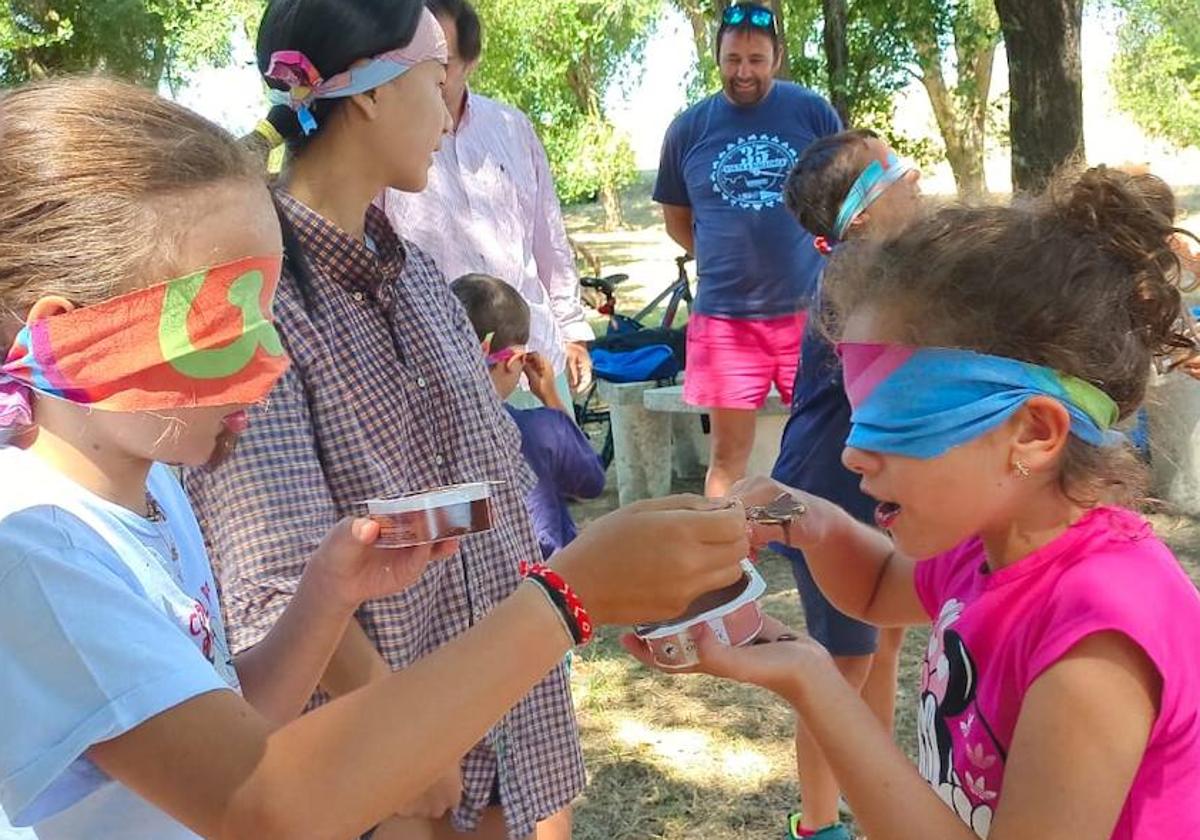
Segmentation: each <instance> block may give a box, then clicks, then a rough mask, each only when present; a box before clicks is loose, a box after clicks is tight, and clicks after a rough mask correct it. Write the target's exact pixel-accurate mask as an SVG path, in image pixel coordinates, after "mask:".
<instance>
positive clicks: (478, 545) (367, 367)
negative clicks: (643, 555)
mask: <svg viewBox="0 0 1200 840" xmlns="http://www.w3.org/2000/svg"><path fill="white" fill-rule="evenodd" d="M279 201H280V205H281V207H282V208H283V211H284V213H285V215H286V216H287V218H288V219H289V220H290V222H291V225H292V227H293V228H294V230H295V233H296V236H297V239H298V241H299V242H300V243H301V245H302V246H303V249H304V251H305V256H306V258H307V266H308V271H307V275H308V278H309V279H308V284H307V290H306V291H304V290H302V288H301V282H300V280H299V278H298V277H297V273H296V272H295V270H294V267H289V266H287V265H286V264H285V269H284V276H283V278H282V280H281V283H280V287H279V292H278V296H277V298H276V302H275V316H276V320H277V323H278V326H279V331H280V333H281V335H282V338H283V342H284V345H285V346H286V348H287V351H288V353H289V355H290V356H291V358H292V362H293V364H292V367H291V368H290V369H289V370H288V372H287V373H286V374H285V376H284V377H283V379H282V380H280V382H279V384H278V385H277V386H276V387H275V390H274V391H273V392H272V393H271V397H270V400H269V402H268V404H267V405H266V406H265V407H263V408H256V409H252V410H251V424H250V429H249V430H248V431H247V433H246V434H245V435H243V437H242V440H241V441H240V443H239V444H238V447H237V450H236V451H235V453H234V454H233V456H232V457H231V458H230V459H229V460H228V461H227V462H226V463H225V464H223V465H222V466H220V467H219V468H218V469H216V470H215V471H212V472H206V471H195V470H193V471H189V472H188V474H187V479H186V483H187V489H188V491H189V493H190V494H191V498H192V502H193V505H194V506H195V508H196V510H197V513H198V515H199V517H200V522H201V525H202V527H203V529H204V534H205V538H206V540H207V542H208V548H209V551H210V553H211V556H212V560H213V564H214V566H215V568H216V569H217V572H218V576H219V580H220V584H221V590H222V604H223V607H224V610H225V615H226V618H227V622H226V623H227V627H228V628H229V640H230V643H231V645H232V646H233V648H234V650H243V649H245V648H247V647H250V646H251V645H253V644H254V643H255V642H257V641H258V640H259V639H261V638H262V637H263V636H264V635H265V634H266V632H267V630H268V629H269V628H270V627H271V625H272V624H274V623H275V621H276V619H278V618H279V615H280V613H282V611H283V609H284V607H285V606H286V605H287V603H288V601H289V600H290V598H291V596H292V594H293V593H294V592H295V591H296V585H297V582H298V580H299V578H300V573H301V572H302V571H303V569H304V563H305V560H306V558H307V557H308V556H309V555H310V554H311V552H312V551H313V550H314V549H315V548H316V546H317V545H318V543H319V542H320V541H321V539H322V537H323V536H324V535H325V533H326V532H327V531H328V530H329V529H330V527H332V525H333V524H334V523H335V522H336V521H337V520H338V519H339V518H340V517H342V516H345V515H347V514H350V513H353V512H356V510H357V507H356V505H357V503H359V502H361V501H363V500H365V499H368V498H378V497H386V496H389V495H394V494H397V493H401V492H405V491H411V490H420V489H425V488H429V487H433V486H437V485H444V484H454V483H459V482H466V481H485V480H487V481H498V482H503V483H502V484H500V485H498V486H497V487H496V488H495V496H494V499H493V500H494V502H495V505H496V515H497V520H498V521H497V524H496V527H495V528H494V529H493V530H492V531H490V532H488V533H484V534H478V535H474V536H471V537H467V538H466V539H464V540H463V542H462V548H461V551H460V552H459V554H458V555H456V556H455V557H454V558H453V559H450V560H447V561H444V562H439V563H435V564H433V565H431V566H430V567H429V569H428V570H427V571H426V572H425V574H424V576H422V578H421V579H420V580H419V581H418V582H417V583H416V584H415V585H414V586H412V587H411V588H410V589H408V590H407V591H405V592H403V593H401V594H399V595H396V596H394V597H391V598H384V599H380V600H377V601H372V602H370V603H368V604H365V605H363V607H362V608H361V609H360V611H359V614H358V619H359V621H360V622H361V624H362V626H363V628H364V629H365V630H366V632H367V634H368V636H370V638H371V639H372V640H373V641H374V642H375V644H376V646H377V647H378V648H379V650H380V652H381V653H382V654H383V656H384V657H385V658H386V659H387V661H388V662H389V663H390V664H391V665H392V667H393V668H404V667H405V666H407V665H409V664H410V663H412V662H414V661H416V660H417V659H420V658H421V657H422V656H424V655H426V654H428V653H429V652H430V651H433V650H435V649H437V648H438V647H440V646H441V645H443V644H445V643H446V642H447V641H449V640H450V639H453V638H454V637H455V636H457V635H458V634H460V633H462V632H463V631H464V630H466V629H467V628H468V627H469V626H471V625H472V624H473V623H474V622H477V621H478V620H480V619H481V618H483V617H484V616H485V615H487V613H488V612H489V610H490V609H491V608H492V606H493V605H494V604H495V603H497V602H498V601H500V600H501V599H503V598H505V597H506V596H507V595H509V594H510V593H511V592H512V591H513V590H514V589H515V588H516V587H517V584H518V583H519V580H520V578H519V575H518V571H517V564H518V562H519V561H520V560H522V559H532V558H537V557H540V553H539V550H538V544H537V540H536V538H535V536H534V533H533V530H532V528H531V526H530V522H529V518H528V515H527V513H526V510H525V507H524V502H523V499H524V495H525V492H526V490H527V489H528V488H529V487H530V486H531V485H532V481H533V478H532V475H531V473H530V472H529V470H528V467H527V466H526V465H525V463H524V461H523V459H522V457H521V441H520V437H519V435H518V433H517V430H516V427H515V426H514V425H513V423H512V421H511V420H510V419H509V417H508V415H507V413H506V412H505V411H504V410H503V408H502V407H501V404H500V401H499V399H498V397H497V396H496V393H495V390H494V388H493V386H492V383H491V380H490V378H489V377H488V375H487V370H486V368H485V366H484V364H483V359H482V354H481V353H480V351H479V344H478V341H477V340H476V338H475V335H474V333H473V332H472V330H471V327H470V324H469V323H468V321H467V317H466V314H465V313H464V312H463V310H462V307H461V306H460V305H459V304H458V301H457V300H456V299H455V298H454V297H453V295H451V293H450V291H449V289H448V286H447V284H446V282H445V281H444V280H443V279H442V277H441V275H440V274H439V273H438V270H437V268H436V267H435V266H434V264H433V262H432V261H431V260H430V259H429V258H428V257H427V256H425V255H424V254H423V253H422V252H420V251H419V250H417V249H415V248H413V247H411V246H406V245H405V244H404V243H402V242H401V241H400V239H399V238H398V237H397V236H396V234H395V233H394V232H393V231H392V229H391V227H390V226H389V224H388V222H387V220H386V218H385V217H384V215H383V213H382V212H381V211H380V210H378V209H377V208H374V207H372V208H370V210H369V211H368V214H367V219H366V231H367V235H368V237H369V238H370V241H371V242H372V244H373V250H372V249H369V248H367V247H366V246H364V245H363V244H362V243H361V242H359V241H357V240H355V239H352V238H351V237H349V236H347V235H346V234H345V233H344V232H342V231H341V230H340V229H339V228H337V227H336V226H335V225H333V224H331V223H330V222H328V221H326V220H325V219H324V218H322V217H321V216H319V215H318V214H316V213H315V212H313V211H312V210H310V209H309V208H307V207H305V206H304V205H303V204H301V203H300V202H299V201H297V200H296V199H294V198H292V197H291V196H289V195H287V194H285V193H280V194H279ZM426 699H428V698H426ZM463 775H464V795H463V803H462V806H461V807H460V808H459V810H458V811H457V813H456V814H455V821H456V823H458V824H459V826H460V827H468V828H469V827H473V826H474V825H475V824H476V823H477V821H478V819H479V815H480V812H481V811H482V809H483V808H484V807H485V806H486V804H487V802H488V799H489V796H490V794H491V792H492V789H493V784H494V783H495V780H496V779H497V777H498V778H499V789H500V797H501V802H502V803H503V806H504V811H505V816H506V821H507V824H508V830H509V832H510V835H512V836H518V837H523V836H525V835H527V834H529V833H531V832H532V831H533V830H534V825H535V823H536V821H537V820H539V819H542V818H545V817H547V816H549V815H551V814H553V813H554V812H556V811H558V810H560V809H561V808H562V807H563V806H565V805H566V804H568V803H569V802H570V801H571V800H572V799H573V798H574V797H575V796H576V795H577V794H578V793H579V792H580V791H581V790H582V788H583V784H584V771H583V757H582V754H581V751H580V747H579V736H578V730H577V728H576V723H575V717H574V712H573V709H572V707H571V700H570V689H569V686H568V682H567V678H566V674H565V670H564V668H562V667H559V668H557V669H555V670H554V672H553V673H551V674H550V675H549V676H548V677H547V678H546V679H545V680H543V681H542V682H541V683H540V684H538V685H537V686H536V687H535V688H534V689H533V690H532V691H531V692H530V693H529V694H528V695H527V696H526V697H525V699H523V700H522V701H521V702H520V703H519V704H517V706H516V707H515V708H513V709H512V710H511V711H510V712H509V713H508V714H507V715H506V716H505V718H504V719H503V720H502V721H501V722H500V723H499V724H497V726H496V727H494V728H493V730H492V731H491V732H490V733H489V734H488V737H487V739H486V740H485V741H484V742H482V743H480V744H479V745H477V746H476V747H475V748H474V749H473V750H472V751H471V753H470V754H469V755H468V756H467V759H466V761H465V763H464V766H463Z"/></svg>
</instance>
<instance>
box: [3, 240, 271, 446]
mask: <svg viewBox="0 0 1200 840" xmlns="http://www.w3.org/2000/svg"><path fill="white" fill-rule="evenodd" d="M279 271H280V258H279V257H278V256H271V257H250V258H247V259H242V260H238V261H236V262H232V263H227V264H225V265H219V266H215V267H214V268H209V269H206V270H204V271H199V272H196V273H195V274H189V275H188V276H186V277H180V278H177V279H175V280H168V281H167V282H166V283H161V284H159V285H156V286H150V287H149V288H145V289H139V290H138V291H136V292H130V293H129V294H125V295H121V296H120V297H116V298H112V299H111V300H106V301H104V302H103V303H99V304H96V305H95V306H89V307H86V308H83V309H76V310H72V311H71V312H67V313H64V314H62V315H56V316H53V317H50V318H43V319H40V320H37V321H34V322H32V323H29V324H26V325H25V327H24V328H23V329H22V330H21V332H20V333H18V335H17V338H16V341H15V342H14V344H13V347H12V349H11V350H10V351H9V353H8V357H7V359H6V360H5V361H4V364H3V367H0V429H2V428H5V427H16V426H24V425H29V424H30V423H31V422H32V412H31V411H30V400H29V396H30V392H31V391H36V392H38V393H40V394H45V395H47V396H51V397H57V398H59V399H64V400H69V401H70V402H73V403H77V404H79V405H86V406H91V407H93V408H96V409H102V410H104V411H162V410H168V409H178V408H202V407H214V406H225V405H235V404H243V403H244V404H250V403H257V402H261V401H262V400H264V399H265V398H266V396H267V394H268V393H269V392H270V390H271V386H272V385H274V384H275V382H276V380H278V379H279V377H280V376H281V375H282V374H283V372H284V370H286V369H287V366H288V359H287V356H286V355H285V354H284V352H283V345H282V344H281V343H280V340H279V334H278V333H277V332H276V331H275V326H274V324H273V323H272V320H271V304H272V301H273V299H274V297H275V289H276V287H277V286H278V285H279Z"/></svg>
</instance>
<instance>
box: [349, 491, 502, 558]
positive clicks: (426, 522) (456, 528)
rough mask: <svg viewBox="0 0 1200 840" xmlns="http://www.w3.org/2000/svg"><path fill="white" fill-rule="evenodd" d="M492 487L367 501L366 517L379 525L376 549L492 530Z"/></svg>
mask: <svg viewBox="0 0 1200 840" xmlns="http://www.w3.org/2000/svg"><path fill="white" fill-rule="evenodd" d="M491 497H492V486H491V484H489V483H487V482H478V483H475V484H456V485H453V486H451V487H437V488H434V489H432V490H424V491H421V492H419V493H407V494H405V495H403V496H397V497H396V498H394V499H368V500H367V501H366V503H365V504H366V508H367V517H368V518H370V519H374V520H375V521H376V522H378V523H379V526H380V534H379V540H378V541H377V542H376V543H375V545H376V546H377V547H379V548H406V547H408V546H413V545H424V544H426V543H433V542H438V541H440V540H448V539H453V538H455V537H461V536H464V535H466V534H477V533H479V532H481V531H488V530H490V529H491V527H492V522H493V516H492V498H491Z"/></svg>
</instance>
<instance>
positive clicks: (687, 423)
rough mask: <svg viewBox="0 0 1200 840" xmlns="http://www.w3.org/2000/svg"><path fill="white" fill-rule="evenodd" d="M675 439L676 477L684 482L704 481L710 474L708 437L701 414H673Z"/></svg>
mask: <svg viewBox="0 0 1200 840" xmlns="http://www.w3.org/2000/svg"><path fill="white" fill-rule="evenodd" d="M669 416H670V418H671V435H672V437H673V438H674V451H673V455H674V459H675V477H676V478H679V479H683V480H684V481H696V480H698V479H701V480H702V479H703V478H704V476H705V474H706V473H707V472H708V436H707V435H705V434H704V429H703V428H702V427H701V424H700V415H699V414H671V415H669Z"/></svg>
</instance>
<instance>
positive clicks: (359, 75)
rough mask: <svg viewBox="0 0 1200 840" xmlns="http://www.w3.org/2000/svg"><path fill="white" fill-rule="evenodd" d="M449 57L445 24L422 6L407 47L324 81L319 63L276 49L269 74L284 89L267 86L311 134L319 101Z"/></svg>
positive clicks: (274, 101) (362, 89) (365, 88)
mask: <svg viewBox="0 0 1200 840" xmlns="http://www.w3.org/2000/svg"><path fill="white" fill-rule="evenodd" d="M448 60H449V52H448V50H447V48H446V36H445V35H444V34H443V33H442V27H441V25H440V24H439V23H438V22H437V18H436V17H434V16H433V13H432V12H430V11H429V10H428V9H423V10H422V11H421V17H420V20H419V21H418V22H417V31H416V32H415V33H414V34H413V38H412V41H410V42H409V44H408V46H405V47H400V48H399V49H395V50H388V51H387V52H385V53H381V54H380V55H377V56H375V57H373V58H370V59H367V60H366V61H365V62H363V63H361V64H357V65H355V66H354V67H351V68H350V69H349V70H346V71H344V72H341V73H338V74H337V75H335V76H330V77H329V78H328V79H322V78H321V74H320V73H319V72H318V71H317V68H316V65H314V64H313V63H312V62H311V61H310V60H309V58H308V56H306V55H305V54H304V53H302V52H300V51H299V50H279V51H277V52H274V53H272V54H271V63H270V65H269V66H268V67H267V72H266V74H265V78H266V79H267V80H268V81H272V82H277V83H279V84H280V85H282V87H280V88H276V87H268V88H267V99H268V100H269V101H270V102H271V104H272V105H287V106H288V107H289V108H291V109H292V110H293V111H295V112H296V119H298V120H299V121H300V128H301V129H302V130H303V131H304V133H305V134H311V133H312V132H314V131H316V130H317V121H316V119H315V118H314V117H313V115H312V111H311V110H310V109H309V106H310V105H312V103H313V102H314V101H316V100H318V99H337V98H340V97H346V96H354V95H355V94H358V93H366V92H367V91H369V90H374V89H375V88H377V87H379V86H380V85H385V84H387V83H388V82H390V81H392V80H393V79H395V78H398V77H399V76H402V75H403V74H404V73H406V72H408V70H409V69H411V68H413V67H415V66H416V65H418V64H420V63H421V62H423V61H437V62H440V63H442V64H445V63H446V62H447V61H448Z"/></svg>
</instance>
